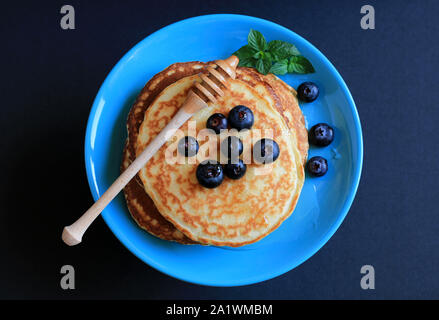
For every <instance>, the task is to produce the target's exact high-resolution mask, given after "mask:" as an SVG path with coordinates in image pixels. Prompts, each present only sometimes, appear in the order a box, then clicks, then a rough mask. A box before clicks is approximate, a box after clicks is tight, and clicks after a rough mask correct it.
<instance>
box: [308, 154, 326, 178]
mask: <svg viewBox="0 0 439 320" xmlns="http://www.w3.org/2000/svg"><path fill="white" fill-rule="evenodd" d="M307 168H308V172H309V173H310V174H311V175H312V176H314V177H321V176H323V175H325V173H326V172H327V171H328V161H326V159H325V158H322V157H320V156H317V157H312V158H311V159H309V160H308V164H307Z"/></svg>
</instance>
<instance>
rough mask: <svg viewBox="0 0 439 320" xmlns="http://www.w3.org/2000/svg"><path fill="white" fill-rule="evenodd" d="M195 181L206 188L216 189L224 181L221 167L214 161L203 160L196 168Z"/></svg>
mask: <svg viewBox="0 0 439 320" xmlns="http://www.w3.org/2000/svg"><path fill="white" fill-rule="evenodd" d="M196 175H197V180H198V182H199V183H200V184H201V185H202V186H203V187H206V188H216V187H218V186H219V185H220V184H221V183H222V182H223V180H224V174H223V166H222V165H220V164H219V163H218V162H217V161H215V160H205V161H203V162H201V163H200V164H199V165H198V167H197V172H196Z"/></svg>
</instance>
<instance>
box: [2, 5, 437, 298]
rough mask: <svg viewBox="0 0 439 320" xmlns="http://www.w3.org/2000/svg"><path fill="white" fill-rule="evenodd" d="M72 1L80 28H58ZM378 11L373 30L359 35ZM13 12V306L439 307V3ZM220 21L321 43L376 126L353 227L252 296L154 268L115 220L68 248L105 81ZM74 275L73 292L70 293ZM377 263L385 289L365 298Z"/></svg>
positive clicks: (8, 118) (5, 153)
mask: <svg viewBox="0 0 439 320" xmlns="http://www.w3.org/2000/svg"><path fill="white" fill-rule="evenodd" d="M63 4H71V5H73V6H74V8H75V10H76V30H67V31H64V30H62V29H61V28H60V25H59V21H60V18H61V14H60V13H59V11H60V8H61V6H62V5H63ZM364 4H372V5H373V6H374V7H375V11H376V29H375V30H368V31H365V30H362V29H361V28H360V19H361V14H360V7H361V6H362V5H364ZM0 12H1V13H0V16H1V29H0V34H1V40H2V46H1V50H0V52H1V53H0V54H1V60H0V61H1V69H0V70H1V85H0V90H1V107H0V110H1V115H0V128H1V132H2V135H3V136H2V138H1V139H0V147H1V157H0V168H1V169H2V172H1V183H0V196H1V198H0V247H1V254H2V258H1V263H0V298H63V299H64V298H66V299H67V298H153V299H164V298H192V299H198V298H203V299H209V298H222V299H229V298H231V299H234V298H241V299H265V298H271V299H296V298H298V299H308V298H319V299H328V298H335V299H337V298H353V299H381V298H436V299H437V298H439V274H438V272H437V271H438V265H439V240H438V231H439V211H438V209H437V208H438V206H437V202H438V200H439V192H438V183H437V181H438V178H439V160H438V159H439V142H438V133H437V127H436V126H437V123H438V120H439V108H438V100H439V90H438V89H439V88H438V86H439V85H438V79H437V70H438V67H439V53H438V52H439V51H438V37H439V27H438V23H437V15H438V12H439V3H438V2H437V1H433V0H432V1H293V0H287V1H209V0H204V1H166V0H161V1H150V3H148V1H120V2H118V1H105V2H104V1H102V2H98V1H93V3H92V2H91V1H68V2H67V3H66V2H65V1H62V2H61V1H60V2H57V1H45V2H44V3H43V2H36V1H33V2H30V1H20V2H10V3H9V4H6V3H2V10H1V11H0ZM208 13H241V14H247V15H252V16H257V17H261V18H265V19H268V20H271V21H274V22H277V23H279V24H281V25H284V26H285V27H287V28H290V29H291V30H294V31H295V32H296V33H298V34H300V35H302V36H303V37H305V38H306V39H308V40H309V41H310V42H311V43H313V44H314V45H315V46H316V47H317V48H319V49H320V50H321V51H322V52H323V53H324V54H325V55H326V56H327V57H328V58H329V60H330V61H331V62H332V63H333V64H334V65H335V67H336V68H337V69H338V71H339V72H340V73H341V75H342V76H343V78H344V79H345V81H346V83H347V84H348V86H349V88H350V90H351V93H352V95H353V97H354V99H355V101H356V104H357V108H358V111H359V114H360V118H361V122H362V126H363V134H364V150H365V155H364V167H363V174H362V179H361V183H360V187H359V190H358V194H357V197H356V199H355V201H354V203H353V206H352V208H351V210H350V213H349V214H348V216H347V218H346V220H345V221H344V222H343V224H342V226H341V227H340V229H339V230H338V231H337V232H336V234H335V235H334V236H333V237H332V238H331V240H330V241H329V242H328V243H327V244H326V245H325V246H324V247H323V248H322V249H321V250H320V251H319V252H318V253H317V254H316V255H314V256H313V257H312V258H311V259H309V260H308V261H306V262H305V263H303V264H302V265H300V266H299V267H297V268H296V269H294V270H293V271H291V272H288V273H287V274H284V275H282V276H280V277H278V278H276V279H274V280H270V281H266V282H263V283H259V284H255V285H251V286H245V287H236V288H212V287H204V286H197V285H192V284H188V283H184V282H181V281H178V280H175V279H173V278H170V277H168V276H166V275H164V274H162V273H160V272H158V271H155V270H154V269H152V268H150V267H149V266H147V265H145V264H144V263H143V262H141V261H140V260H139V259H137V258H136V257H135V256H134V255H132V254H131V253H130V252H129V251H128V250H127V249H125V248H124V247H123V246H122V244H120V243H119V241H118V240H117V239H116V238H115V237H114V236H113V234H112V233H111V232H110V230H109V229H108V228H107V226H106V225H105V223H104V222H103V220H102V219H101V218H99V219H98V220H97V221H96V222H95V223H94V224H93V226H92V227H91V229H90V230H89V232H88V233H87V235H86V241H84V243H82V244H81V245H80V246H77V247H73V248H69V247H67V246H65V245H64V244H63V243H62V242H61V240H60V234H61V230H62V227H63V226H64V225H66V224H69V223H71V222H72V221H73V220H74V219H76V218H77V217H78V215H79V214H81V213H82V212H83V211H84V210H85V209H87V208H88V207H89V206H90V205H91V204H92V198H91V195H90V191H89V188H88V184H87V181H86V175H85V168H84V159H83V141H84V136H85V126H86V121H87V117H88V113H89V110H90V108H91V105H92V102H93V99H94V97H95V95H96V93H97V91H98V89H99V86H100V84H101V83H102V81H103V80H104V79H105V77H106V75H107V74H108V72H109V71H110V70H111V68H112V67H113V66H114V64H115V63H116V62H117V61H118V60H119V59H120V58H121V57H122V56H123V54H124V53H125V52H127V51H128V49H130V48H131V47H132V46H133V45H135V44H136V43H137V42H139V41H140V40H142V39H143V38H144V37H146V36H148V35H149V34H150V33H152V32H153V31H155V30H157V29H159V28H161V27H163V26H166V25H168V24H169V23H172V22H175V21H178V20H181V19H183V18H187V17H191V16H197V15H202V14H208ZM64 264H71V265H73V266H74V267H75V270H76V289H75V290H71V291H63V290H62V289H61V288H60V285H59V281H60V278H61V275H60V268H61V266H62V265H64ZM365 264H370V265H373V266H374V267H375V272H376V289H375V290H366V291H365V290H362V289H361V287H360V279H361V274H360V268H361V266H362V265H365Z"/></svg>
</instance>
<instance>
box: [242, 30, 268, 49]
mask: <svg viewBox="0 0 439 320" xmlns="http://www.w3.org/2000/svg"><path fill="white" fill-rule="evenodd" d="M247 42H248V45H249V46H250V47H252V48H253V49H255V50H256V51H265V50H266V49H267V41H266V40H265V38H264V36H263V35H262V33H260V32H259V31H256V30H253V29H250V33H249V34H248V37H247Z"/></svg>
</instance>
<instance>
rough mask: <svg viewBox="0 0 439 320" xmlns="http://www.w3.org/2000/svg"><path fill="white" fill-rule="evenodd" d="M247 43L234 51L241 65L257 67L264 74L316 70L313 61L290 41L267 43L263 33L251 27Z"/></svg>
mask: <svg viewBox="0 0 439 320" xmlns="http://www.w3.org/2000/svg"><path fill="white" fill-rule="evenodd" d="M247 43H248V44H247V45H245V46H243V47H241V48H240V49H239V50H237V51H236V52H235V53H234V55H236V56H237V57H238V58H239V66H241V67H250V68H255V69H257V70H258V71H259V72H260V73H262V74H267V73H273V74H277V75H284V74H286V73H301V74H304V73H313V72H315V70H314V67H313V66H312V64H311V62H309V60H308V59H306V58H305V57H304V56H302V55H301V54H300V52H299V50H298V49H297V48H296V47H295V46H294V45H293V44H291V43H289V42H286V41H282V40H272V41H270V42H268V43H267V40H265V37H264V36H263V35H262V33H260V32H259V31H257V30H253V29H251V30H250V32H249V34H248V37H247Z"/></svg>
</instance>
